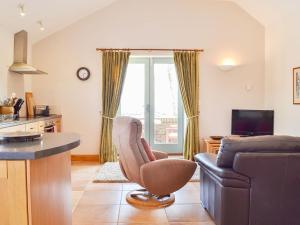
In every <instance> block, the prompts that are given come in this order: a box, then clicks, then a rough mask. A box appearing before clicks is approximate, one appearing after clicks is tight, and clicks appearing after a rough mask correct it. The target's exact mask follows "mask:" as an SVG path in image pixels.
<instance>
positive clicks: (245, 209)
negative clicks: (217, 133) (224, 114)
mask: <svg viewBox="0 0 300 225" xmlns="http://www.w3.org/2000/svg"><path fill="white" fill-rule="evenodd" d="M195 160H196V161H197V162H198V164H199V165H200V192H201V193H200V198H201V203H202V205H203V207H204V208H205V209H206V210H207V211H208V213H209V214H210V216H211V217H212V219H213V220H214V221H215V223H216V225H300V138H298V137H290V136H261V137H247V138H224V139H223V140H222V142H221V147H220V150H219V153H218V155H213V154H208V153H200V154H198V155H196V156H195Z"/></svg>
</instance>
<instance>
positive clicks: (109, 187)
mask: <svg viewBox="0 0 300 225" xmlns="http://www.w3.org/2000/svg"><path fill="white" fill-rule="evenodd" d="M122 189H123V185H122V184H121V183H90V184H88V185H87V186H86V188H85V190H86V191H122Z"/></svg>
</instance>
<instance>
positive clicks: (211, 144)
mask: <svg viewBox="0 0 300 225" xmlns="http://www.w3.org/2000/svg"><path fill="white" fill-rule="evenodd" d="M227 137H235V138H240V137H249V136H247V135H243V136H240V135H231V136H227ZM221 140H222V139H220V140H216V139H212V138H210V137H209V138H205V139H204V143H205V150H206V152H207V153H212V154H218V151H219V148H220V145H221Z"/></svg>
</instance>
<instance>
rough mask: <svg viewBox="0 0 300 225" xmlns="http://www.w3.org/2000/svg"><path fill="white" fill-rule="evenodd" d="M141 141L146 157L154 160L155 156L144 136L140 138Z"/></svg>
mask: <svg viewBox="0 0 300 225" xmlns="http://www.w3.org/2000/svg"><path fill="white" fill-rule="evenodd" d="M141 142H142V145H143V146H144V150H145V152H146V154H147V156H148V159H149V160H150V161H155V160H156V158H155V155H154V154H153V152H152V150H151V148H150V146H149V145H148V143H147V141H146V140H145V138H141Z"/></svg>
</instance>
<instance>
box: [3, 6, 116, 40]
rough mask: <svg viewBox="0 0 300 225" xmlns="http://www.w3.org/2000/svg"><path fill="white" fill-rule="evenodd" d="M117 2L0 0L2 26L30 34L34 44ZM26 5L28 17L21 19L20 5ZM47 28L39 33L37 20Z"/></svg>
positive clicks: (9, 29)
mask: <svg viewBox="0 0 300 225" xmlns="http://www.w3.org/2000/svg"><path fill="white" fill-rule="evenodd" d="M114 1H115V0H0V5H1V7H0V26H1V27H3V28H4V29H6V30H8V31H10V32H13V33H15V32H18V31H20V30H22V29H25V30H27V31H28V33H29V36H30V38H31V40H32V42H33V43H34V42H37V41H39V40H41V39H43V38H45V37H46V36H48V35H50V34H52V33H54V32H56V31H58V30H61V29H63V28H65V27H66V26H68V25H70V24H72V23H74V22H76V21H78V20H79V19H81V18H83V17H85V16H88V15H90V14H92V13H94V12H96V11H98V10H100V9H102V8H104V7H106V6H107V5H109V4H111V3H112V2H114ZM20 3H22V4H24V5H25V11H26V16H25V17H21V16H20V15H19V11H18V5H19V4H20ZM39 20H42V21H43V25H44V27H45V30H44V31H40V29H39V24H38V23H37V21H39Z"/></svg>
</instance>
